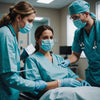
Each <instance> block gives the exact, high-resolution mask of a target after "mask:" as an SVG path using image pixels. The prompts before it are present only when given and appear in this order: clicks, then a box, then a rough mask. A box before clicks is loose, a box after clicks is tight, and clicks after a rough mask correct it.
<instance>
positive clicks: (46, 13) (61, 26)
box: [0, 0, 99, 79]
mask: <svg viewBox="0 0 100 100" xmlns="http://www.w3.org/2000/svg"><path fill="white" fill-rule="evenodd" d="M86 1H88V2H89V3H90V5H91V9H90V10H91V11H92V12H94V13H95V2H97V1H99V0H86ZM11 5H12V4H6V3H0V16H2V14H4V13H6V12H8V9H9V6H11ZM67 7H68V6H66V7H64V8H62V9H49V8H40V7H35V8H36V11H37V14H36V16H41V17H47V18H49V19H50V26H51V27H52V28H53V29H54V39H55V46H54V48H53V52H54V53H56V54H59V46H65V45H66V44H67V39H66V38H67V20H66V16H67V15H68V10H67ZM33 34H34V33H33ZM22 39H24V40H23V43H22V46H23V47H26V46H27V45H28V35H22V34H20V36H19V41H20V40H22ZM19 46H20V45H19ZM77 64H78V72H79V73H78V74H79V76H80V77H82V78H83V79H85V74H84V73H85V71H84V70H85V69H86V67H87V65H88V64H87V59H86V58H81V59H80V60H79V61H78V63H77ZM21 66H23V64H22V65H21Z"/></svg>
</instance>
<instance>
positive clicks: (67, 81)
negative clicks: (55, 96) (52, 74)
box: [61, 78, 81, 87]
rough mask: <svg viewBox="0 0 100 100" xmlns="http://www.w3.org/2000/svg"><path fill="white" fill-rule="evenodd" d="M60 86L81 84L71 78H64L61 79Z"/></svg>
mask: <svg viewBox="0 0 100 100" xmlns="http://www.w3.org/2000/svg"><path fill="white" fill-rule="evenodd" d="M61 86H62V87H77V86H81V83H80V82H79V81H78V80H76V79H73V78H65V79H62V80H61Z"/></svg>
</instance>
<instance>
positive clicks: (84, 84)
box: [81, 80, 91, 86]
mask: <svg viewBox="0 0 100 100" xmlns="http://www.w3.org/2000/svg"><path fill="white" fill-rule="evenodd" d="M81 86H91V85H90V84H89V83H88V82H87V81H85V80H82V81H81Z"/></svg>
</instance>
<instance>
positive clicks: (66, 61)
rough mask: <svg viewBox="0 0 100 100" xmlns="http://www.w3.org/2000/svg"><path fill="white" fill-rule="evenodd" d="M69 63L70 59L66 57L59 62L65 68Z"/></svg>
mask: <svg viewBox="0 0 100 100" xmlns="http://www.w3.org/2000/svg"><path fill="white" fill-rule="evenodd" d="M69 64H70V61H69V60H68V59H66V60H64V61H62V62H61V64H59V65H60V66H61V67H63V68H66V67H68V65H69Z"/></svg>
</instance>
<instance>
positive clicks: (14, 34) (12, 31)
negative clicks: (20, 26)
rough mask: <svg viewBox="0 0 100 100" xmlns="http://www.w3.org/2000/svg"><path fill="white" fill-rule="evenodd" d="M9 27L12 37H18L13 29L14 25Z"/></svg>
mask: <svg viewBox="0 0 100 100" xmlns="http://www.w3.org/2000/svg"><path fill="white" fill-rule="evenodd" d="M8 27H9V28H10V29H11V33H12V35H13V36H16V33H15V31H14V28H13V27H12V25H11V24H9V25H8Z"/></svg>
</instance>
